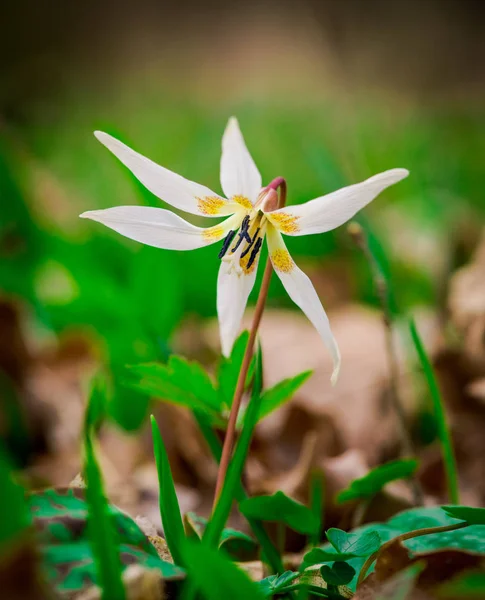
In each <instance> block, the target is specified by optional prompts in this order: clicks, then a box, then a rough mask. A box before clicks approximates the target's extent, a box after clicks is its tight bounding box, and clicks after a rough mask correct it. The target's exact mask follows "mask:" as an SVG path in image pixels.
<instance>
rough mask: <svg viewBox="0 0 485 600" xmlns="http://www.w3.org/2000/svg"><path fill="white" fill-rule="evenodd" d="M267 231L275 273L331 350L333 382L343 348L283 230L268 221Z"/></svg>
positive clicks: (335, 379) (269, 250) (333, 381)
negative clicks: (286, 241)
mask: <svg viewBox="0 0 485 600" xmlns="http://www.w3.org/2000/svg"><path fill="white" fill-rule="evenodd" d="M266 235H267V239H268V252H269V255H270V258H271V262H272V264H273V268H274V270H275V271H276V274H277V275H278V277H279V278H280V279H281V282H282V284H283V285H284V287H285V289H286V291H287V292H288V295H289V297H290V298H291V299H292V300H293V302H294V303H295V304H296V305H297V306H299V307H300V308H301V310H302V311H303V312H304V313H305V315H306V316H307V317H308V319H309V320H310V321H311V323H312V324H313V326H314V327H315V329H316V330H317V331H318V333H319V334H320V336H321V338H322V340H323V343H324V344H325V346H326V347H327V348H328V350H329V351H330V354H331V356H332V360H333V372H332V377H331V381H332V383H333V384H334V383H335V382H336V381H337V377H338V372H339V369H340V351H339V349H338V346H337V342H336V341H335V338H334V337H333V334H332V331H331V329H330V323H329V321H328V317H327V315H326V313H325V311H324V309H323V306H322V304H321V302H320V300H319V298H318V296H317V292H316V291H315V288H314V287H313V284H312V282H311V281H310V279H309V278H308V277H307V275H305V273H303V271H302V270H301V269H299V268H298V267H297V266H296V264H295V262H294V261H293V259H292V258H291V256H290V253H289V252H288V250H287V248H286V246H285V243H284V241H283V238H282V237H281V234H280V233H279V232H278V231H276V229H275V228H274V227H273V226H271V225H268V230H267V234H266Z"/></svg>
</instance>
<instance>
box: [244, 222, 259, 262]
mask: <svg viewBox="0 0 485 600" xmlns="http://www.w3.org/2000/svg"><path fill="white" fill-rule="evenodd" d="M258 233H259V227H258V228H257V229H256V232H255V234H254V235H253V239H252V240H251V243H250V244H249V245H248V246H247V248H246V249H245V250H244V252H243V253H242V254H241V258H244V257H245V256H246V254H247V253H248V252H249V251H250V250H251V248H252V247H253V244H254V242H255V241H256V238H257V237H258Z"/></svg>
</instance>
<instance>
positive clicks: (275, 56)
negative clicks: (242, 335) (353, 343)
mask: <svg viewBox="0 0 485 600" xmlns="http://www.w3.org/2000/svg"><path fill="white" fill-rule="evenodd" d="M480 6H481V4H480V3H479V2H470V1H469V2H458V1H456V2H452V1H449V2H438V1H436V2H433V1H431V0H430V1H429V2H427V3H422V2H417V1H416V2H413V1H403V2H400V1H396V2H385V3H384V2H379V1H372V2H371V1H369V2H365V3H364V2H359V1H354V0H348V1H347V2H340V3H339V2H332V1H327V2H311V1H307V2H301V3H290V2H282V3H274V2H253V3H251V2H249V3H244V5H243V4H230V3H229V4H227V3H226V4H224V5H222V4H219V3H215V2H209V3H208V4H206V3H205V4H204V6H200V5H199V4H198V3H195V2H193V3H190V2H189V3H188V4H187V5H184V6H168V5H165V4H164V5H162V4H161V3H155V2H150V1H148V0H144V1H142V2H138V3H136V5H135V3H111V2H107V1H105V2H101V3H94V2H87V3H83V5H82V7H81V6H78V7H74V6H64V5H62V6H61V5H60V4H59V3H41V5H38V4H34V3H33V2H28V1H25V0H24V1H22V2H17V3H14V4H11V5H9V6H8V7H7V6H6V7H4V9H2V10H4V11H5V15H4V16H5V17H6V18H5V19H2V21H3V26H4V29H5V31H4V35H3V36H1V37H2V40H1V42H0V44H1V48H0V49H1V50H2V52H1V55H2V58H1V62H0V64H1V67H2V73H1V83H2V85H1V90H2V91H1V95H0V100H1V107H0V134H1V144H0V198H1V202H2V211H1V221H0V255H1V257H0V289H1V291H2V294H3V295H4V296H5V297H8V298H9V299H13V300H14V302H15V303H18V304H19V305H20V306H22V310H24V311H25V312H26V314H28V327H29V332H30V333H29V335H30V336H31V337H35V338H37V339H49V337H50V336H51V337H52V335H53V334H54V335H58V334H61V333H63V332H69V331H73V330H75V331H83V332H86V333H87V335H88V336H90V337H91V338H92V339H94V340H96V344H98V345H99V348H100V353H101V355H102V356H103V357H104V360H106V362H109V363H110V364H111V365H112V366H113V367H114V369H115V370H116V368H118V367H120V366H122V365H124V364H126V363H131V362H135V361H140V360H143V361H146V360H153V359H163V358H164V357H166V356H167V353H168V352H169V350H170V345H171V339H172V336H173V333H174V331H175V330H176V329H177V327H178V326H179V325H180V324H181V323H183V322H184V321H185V320H187V319H188V318H192V317H193V316H195V317H203V318H207V317H213V316H214V315H215V305H216V302H215V293H216V286H215V283H216V276H217V269H218V266H219V264H218V259H217V251H218V250H217V249H216V248H214V247H208V248H205V249H201V250H197V251H193V252H186V253H185V252H169V251H161V250H156V249H153V248H149V247H143V246H141V245H139V244H137V243H135V242H131V241H129V240H126V239H124V238H122V237H121V236H119V235H117V234H115V233H113V232H111V231H109V230H108V229H106V228H103V227H102V226H101V225H99V224H96V223H93V222H91V221H85V220H81V219H79V218H78V215H79V214H80V213H81V212H83V211H84V210H89V209H96V208H102V207H109V206H116V205H120V204H133V203H136V202H137V203H141V204H147V205H152V206H163V203H161V202H160V201H159V200H158V199H157V198H156V197H154V196H152V195H151V194H150V193H149V192H147V191H146V190H144V188H143V187H142V186H141V185H140V184H138V182H136V180H135V179H134V178H133V177H132V176H131V174H130V173H129V172H128V171H127V170H126V169H125V168H124V167H123V166H122V165H121V164H120V163H118V162H117V161H116V159H115V158H114V157H112V156H111V155H110V154H109V152H108V151H107V150H106V149H105V148H103V147H102V146H101V145H100V144H99V143H98V142H97V141H96V140H95V138H94V137H93V135H92V132H93V131H94V130H95V129H102V130H105V131H108V132H110V133H112V134H114V135H116V136H117V137H119V138H120V139H122V140H123V141H125V142H126V143H128V144H129V145H131V146H132V147H133V148H135V149H136V150H138V151H139V152H141V153H142V154H144V155H145V156H148V157H150V158H151V159H153V160H155V161H156V162H158V163H159V164H162V165H164V166H165V167H167V168H169V169H171V170H173V171H175V172H177V173H180V174H182V175H184V176H186V177H188V178H189V179H193V180H195V181H198V182H200V183H203V184H205V185H207V186H209V187H211V188H212V189H214V190H216V191H219V190H220V186H219V183H218V178H219V159H220V140H221V136H222V133H223V130H224V127H225V124H226V122H227V119H228V117H229V116H231V115H236V116H237V117H238V119H239V121H240V125H241V128H242V131H243V133H244V135H245V138H246V142H247V145H248V147H249V149H250V152H251V153H252V155H253V157H254V159H255V161H256V164H257V165H258V167H259V169H260V171H261V173H262V175H263V181H269V180H271V179H272V178H274V177H276V176H278V175H282V176H284V177H286V179H287V181H288V189H289V202H290V203H300V202H304V201H306V200H309V199H312V198H314V197H316V196H319V195H322V194H323V193H326V192H330V191H332V190H335V189H336V188H338V187H341V186H343V185H347V184H349V183H354V182H357V181H360V180H362V179H365V178H367V177H369V176H371V175H373V174H375V173H377V172H379V171H382V170H385V169H389V168H393V167H405V168H408V169H409V170H410V172H411V175H410V177H409V178H408V179H407V180H405V181H403V182H402V183H400V184H398V185H396V186H394V187H392V188H391V189H389V190H388V191H386V192H385V193H383V194H382V195H381V196H380V197H379V198H378V199H377V200H375V201H374V202H373V204H372V205H371V206H369V207H368V208H367V209H366V210H365V211H364V213H363V214H362V216H361V217H360V219H361V222H362V223H363V224H364V225H365V226H366V227H367V228H368V230H369V231H370V232H371V234H372V235H373V236H374V238H375V240H378V242H377V241H376V243H377V244H378V245H380V246H382V247H383V248H384V249H385V254H386V256H387V257H388V258H389V261H390V264H388V265H387V267H388V269H389V273H390V274H391V277H392V281H393V286H394V290H395V294H396V302H397V305H398V308H399V310H402V311H405V310H408V309H410V308H412V307H415V306H417V305H420V304H428V305H433V306H437V307H438V308H440V307H441V308H442V303H443V298H442V296H443V286H444V282H446V278H447V275H448V274H449V272H450V271H451V269H453V268H454V267H455V266H457V265H458V264H460V263H461V262H463V261H464V260H465V259H466V257H467V256H468V255H469V253H470V252H471V250H472V248H473V245H474V242H475V240H476V239H477V237H478V235H479V233H480V227H481V222H482V219H483V215H484V211H485V199H484V193H483V190H484V189H485V174H484V169H483V161H484V157H485V135H484V134H485V109H484V108H483V107H484V104H483V99H484V91H485V90H484V85H483V84H484V80H483V77H482V74H483V65H484V64H485V61H484V60H483V59H484V54H485V52H484V51H483V47H482V46H483V42H482V41H481V37H482V36H481V33H480V32H481V29H480V27H479V24H478V23H479V20H480V19H479V17H480V16H481V9H480ZM7 24H8V26H7ZM188 218H189V220H192V222H196V223H198V224H201V223H202V222H203V221H202V220H199V221H197V219H196V218H194V219H191V217H190V216H189V217H188ZM288 247H289V249H290V251H291V252H292V253H293V254H294V256H295V258H296V260H297V261H298V262H299V264H300V265H301V266H302V267H303V268H304V269H305V270H307V272H308V273H309V274H310V275H311V276H312V278H314V280H315V281H316V283H317V288H318V291H319V293H320V295H321V298H322V301H323V303H324V305H325V306H326V307H327V308H329V309H330V310H331V309H332V308H335V307H338V306H341V305H342V304H345V303H346V302H349V301H362V302H366V303H370V304H372V303H374V302H375V298H374V293H373V290H372V285H371V282H370V278H369V271H368V267H367V266H366V264H365V262H364V260H363V258H362V257H361V255H360V253H359V252H358V251H357V250H356V249H355V248H354V247H353V246H352V244H351V242H350V240H349V238H348V235H347V233H346V230H345V227H343V228H340V229H339V230H337V231H334V232H331V233H328V234H325V235H318V236H310V237H302V238H295V239H289V240H288ZM252 301H254V293H253V296H252ZM290 304H291V302H290V301H289V299H288V298H287V296H286V294H285V293H284V291H283V289H282V287H281V285H280V283H279V281H278V280H276V278H274V281H273V282H272V287H271V294H270V300H269V306H270V307H275V306H290Z"/></svg>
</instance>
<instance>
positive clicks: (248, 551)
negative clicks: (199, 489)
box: [184, 512, 258, 560]
mask: <svg viewBox="0 0 485 600" xmlns="http://www.w3.org/2000/svg"><path fill="white" fill-rule="evenodd" d="M184 523H185V531H186V532H187V535H188V536H189V537H190V536H192V537H194V536H195V537H197V538H199V539H202V537H203V535H204V531H205V529H206V527H207V523H208V520H207V519H205V518H204V517H200V516H198V515H196V514H195V513H193V512H189V513H187V514H186V515H185V516H184ZM219 548H222V549H223V550H224V551H225V552H226V554H228V555H229V556H230V557H231V558H233V559H234V560H248V559H249V557H251V556H255V555H256V552H257V549H258V545H257V544H256V542H255V541H254V540H253V538H251V537H250V536H249V535H247V534H246V533H243V532H242V531H237V529H232V528H230V527H226V528H225V529H223V531H222V534H221V539H220V542H219Z"/></svg>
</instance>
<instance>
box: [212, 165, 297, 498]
mask: <svg viewBox="0 0 485 600" xmlns="http://www.w3.org/2000/svg"><path fill="white" fill-rule="evenodd" d="M276 188H279V191H280V194H279V203H278V208H281V207H283V206H284V205H285V203H286V181H285V180H284V179H283V178H282V177H277V178H276V179H274V180H273V181H272V182H271V183H270V184H269V185H268V187H267V189H268V190H269V189H273V190H274V189H276ZM272 274H273V265H272V264H271V260H270V258H269V257H268V259H267V260H266V267H265V269H264V275H263V281H262V282H261V288H260V290H259V296H258V301H257V303H256V308H255V310H254V317H253V322H252V324H251V329H250V331H249V339H248V344H247V346H246V350H245V352H244V358H243V361H242V365H241V370H240V371H239V377H238V380H237V384H236V390H235V392H234V398H233V401H232V406H231V412H230V414H229V421H228V423H227V430H226V435H225V438H224V445H223V447H222V455H221V462H220V464H219V471H218V472H217V481H216V489H215V494H214V503H213V506H212V510H214V509H215V506H216V504H217V500H218V498H219V495H220V493H221V490H222V486H223V484H224V480H225V478H226V473H227V468H228V466H229V462H230V460H231V457H232V451H233V449H234V442H235V439H236V424H237V416H238V414H239V409H240V407H241V400H242V397H243V394H244V386H245V384H246V378H247V374H248V370H249V366H250V364H251V358H252V355H253V351H254V344H255V343H256V336H257V334H258V329H259V324H260V323H261V318H262V316H263V311H264V306H265V304H266V297H267V296H268V289H269V284H270V281H271V275H272Z"/></svg>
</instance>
